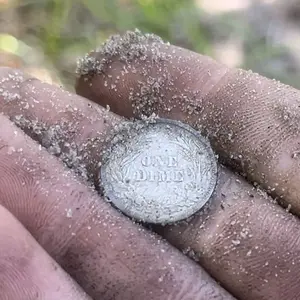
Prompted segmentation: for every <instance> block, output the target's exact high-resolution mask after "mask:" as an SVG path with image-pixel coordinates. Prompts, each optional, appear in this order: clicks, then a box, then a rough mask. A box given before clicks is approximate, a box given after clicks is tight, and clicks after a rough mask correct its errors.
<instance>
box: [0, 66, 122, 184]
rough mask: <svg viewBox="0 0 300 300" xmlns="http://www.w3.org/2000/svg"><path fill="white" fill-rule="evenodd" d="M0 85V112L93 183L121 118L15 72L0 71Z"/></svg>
mask: <svg viewBox="0 0 300 300" xmlns="http://www.w3.org/2000/svg"><path fill="white" fill-rule="evenodd" d="M0 84H1V86H0V112H2V113H4V114H5V115H7V116H8V117H9V118H10V119H11V120H12V121H13V122H14V123H15V124H16V125H17V126H18V127H20V128H21V129H22V130H23V131H25V132H26V133H27V134H28V135H29V136H30V137H31V138H33V139H34V140H36V141H38V142H39V143H40V144H41V145H42V146H44V147H45V148H47V149H48V151H49V152H50V153H51V154H53V155H55V156H57V157H59V158H60V159H62V160H63V161H64V162H65V164H66V165H67V166H68V167H70V168H72V169H74V170H75V171H76V172H77V173H78V174H80V175H81V177H83V178H85V179H91V180H92V181H94V179H95V178H94V174H95V173H96V171H97V168H98V163H99V161H100V157H101V154H102V145H103V142H104V141H105V140H106V138H107V134H108V133H110V132H111V131H112V130H113V128H114V126H116V124H118V123H119V122H120V121H121V118H120V117H118V118H117V117H116V116H115V115H114V114H111V113H110V114H108V112H107V110H106V109H103V108H101V107H99V106H97V105H92V103H89V102H88V101H86V100H85V101H82V98H81V97H79V96H75V95H73V94H71V93H68V92H65V91H63V90H62V89H61V88H59V87H54V86H50V85H49V84H45V83H42V82H41V81H39V80H37V79H35V78H31V77H28V76H27V75H26V74H23V73H22V72H21V71H18V70H13V69H10V68H0Z"/></svg>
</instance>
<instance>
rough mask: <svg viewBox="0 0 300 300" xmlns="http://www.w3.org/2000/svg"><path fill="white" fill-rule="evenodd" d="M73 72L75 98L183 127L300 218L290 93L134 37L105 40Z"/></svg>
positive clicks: (295, 108)
mask: <svg viewBox="0 0 300 300" xmlns="http://www.w3.org/2000/svg"><path fill="white" fill-rule="evenodd" d="M78 70H79V73H80V74H82V76H81V77H80V78H79V80H78V82H77V86H76V90H77V93H78V94H80V95H82V96H84V97H87V98H89V99H91V100H93V101H95V102H97V103H100V104H102V105H107V104H109V105H110V107H111V109H112V110H113V111H114V112H117V113H118V114H120V115H124V116H126V117H131V116H132V115H136V116H141V114H147V115H149V114H150V113H152V112H154V113H157V114H159V115H160V116H161V117H167V118H171V119H178V120H182V121H184V122H187V123H189V124H190V125H192V126H194V127H196V128H197V129H199V130H201V131H202V132H203V133H205V134H207V135H208V136H209V138H210V140H211V142H212V145H213V148H214V150H215V151H216V152H217V153H218V154H220V158H221V161H222V162H224V163H225V164H226V165H228V166H230V167H231V168H234V169H236V170H238V171H240V172H241V173H243V174H245V175H246V176H247V177H248V179H249V180H251V181H253V182H256V183H259V184H260V185H261V186H262V187H264V188H265V189H266V190H267V191H268V192H270V193H271V194H272V195H273V196H274V197H278V198H282V199H283V200H284V201H285V203H286V204H291V205H292V210H293V211H294V212H295V213H297V214H300V185H299V184H298V183H299V181H300V172H299V157H300V155H298V154H299V150H300V148H299V143H300V139H299V120H300V110H299V107H300V101H299V99H300V92H299V91H298V90H295V89H293V88H291V87H289V86H285V85H283V84H280V83H278V82H276V81H273V80H269V79H266V78H264V77H261V76H259V75H257V74H254V73H252V72H248V71H243V70H236V69H229V68H227V67H226V66H224V65H221V64H219V63H217V62H216V61H213V60H212V59H210V58H208V57H205V56H201V55H199V54H196V53H193V52H190V51H188V50H184V49H181V48H178V47H174V46H169V45H167V44H164V43H162V42H161V41H159V40H157V38H149V37H145V36H142V35H141V34H139V33H127V34H125V35H124V36H123V37H115V38H113V39H111V40H110V41H108V42H107V43H106V44H105V45H104V46H103V48H101V49H100V50H98V52H93V53H91V54H90V55H88V56H87V57H85V58H84V59H83V60H82V61H81V62H80V64H79V69H78Z"/></svg>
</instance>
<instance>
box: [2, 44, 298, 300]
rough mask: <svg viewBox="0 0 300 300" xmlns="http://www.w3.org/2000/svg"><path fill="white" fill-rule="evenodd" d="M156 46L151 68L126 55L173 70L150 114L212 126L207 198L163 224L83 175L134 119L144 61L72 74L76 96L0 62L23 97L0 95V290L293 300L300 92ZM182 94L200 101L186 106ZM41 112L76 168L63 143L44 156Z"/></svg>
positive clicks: (9, 85) (15, 294)
mask: <svg viewBox="0 0 300 300" xmlns="http://www.w3.org/2000/svg"><path fill="white" fill-rule="evenodd" d="M150 47H151V45H149V48H150ZM161 51H165V52H166V53H168V54H172V55H171V57H172V58H171V59H170V60H169V61H168V62H166V63H164V64H163V65H162V66H161V67H160V68H157V66H156V65H155V64H154V65H153V64H151V53H149V54H148V60H146V61H144V62H143V64H144V65H141V64H139V62H137V63H136V65H135V67H136V69H137V70H138V69H139V68H143V67H144V66H145V64H146V65H147V64H148V65H147V67H149V70H150V72H151V74H152V76H153V77H157V78H159V77H162V75H163V73H162V72H166V71H167V72H168V74H169V77H168V80H166V81H165V82H164V83H163V84H162V85H161V89H162V90H161V92H162V94H163V95H164V97H162V98H160V101H163V103H161V102H159V103H158V105H157V106H156V107H155V110H156V112H157V113H159V115H160V116H161V117H167V118H173V119H177V120H181V121H184V122H186V123H188V124H190V125H192V126H194V127H196V128H198V129H199V130H201V131H202V133H205V134H209V138H210V140H211V143H212V146H213V149H214V150H215V152H216V153H217V154H219V156H220V163H222V164H223V165H224V166H221V167H220V172H219V181H218V185H217V188H216V192H215V193H214V195H213V197H212V199H211V203H210V204H209V205H208V207H207V208H206V209H205V210H203V211H202V212H199V213H198V214H196V215H195V216H194V217H193V218H190V219H189V220H186V221H184V222H181V223H179V224H177V225H172V226H171V225H170V226H166V227H163V228H160V227H157V228H155V231H156V232H157V233H158V234H154V233H150V232H149V231H147V230H145V229H143V228H142V227H141V226H138V225H137V224H134V223H133V222H132V221H131V220H129V219H127V218H126V217H124V216H123V215H120V214H119V213H118V212H117V211H116V210H114V209H113V208H112V207H111V206H110V205H109V204H108V203H106V202H104V201H103V200H102V199H101V198H100V197H99V195H98V194H97V193H96V192H95V191H94V189H93V188H92V187H91V186H89V184H88V183H87V181H86V178H85V177H84V174H85V172H78V169H82V167H84V168H86V173H87V174H95V171H96V168H97V163H98V162H99V160H100V159H101V153H102V152H101V149H102V148H103V147H104V146H105V143H106V138H109V137H110V133H111V131H112V130H113V128H114V126H115V125H116V124H118V123H120V121H121V120H122V118H123V117H127V118H128V117H132V116H134V115H135V116H136V117H140V116H141V115H140V112H139V111H136V110H135V109H134V105H133V103H131V101H130V99H131V97H130V94H129V93H130V92H132V91H137V90H138V88H139V84H140V82H143V81H146V80H147V78H145V77H143V75H142V74H143V72H135V73H131V72H129V73H128V74H125V75H124V77H123V78H122V80H120V81H119V83H118V86H117V89H116V90H113V89H110V88H109V87H107V86H106V84H105V80H107V75H112V77H109V78H112V79H111V80H113V79H114V78H115V77H116V76H117V75H118V74H119V71H120V69H121V62H119V61H118V58H117V57H116V58H115V59H114V61H112V62H111V63H110V67H109V68H107V70H106V71H105V73H103V74H99V75H94V76H92V77H90V76H89V77H86V78H84V76H83V77H81V78H80V79H79V80H78V82H77V85H76V92H77V94H79V95H81V96H79V95H73V94H70V93H68V92H65V91H63V90H61V89H59V88H57V87H54V86H49V85H47V84H44V83H41V82H40V81H38V80H36V79H30V78H28V77H26V75H24V74H21V73H20V71H17V70H12V69H8V68H2V69H0V86H1V89H3V90H4V91H6V92H9V94H10V95H18V96H17V97H9V99H8V97H7V94H5V93H3V92H1V93H0V111H1V112H2V113H3V115H1V116H0V128H1V131H0V174H1V175H0V191H1V197H0V204H1V206H2V208H1V209H0V214H1V218H0V220H1V221H0V234H1V238H0V247H1V251H0V253H1V255H0V265H1V266H2V265H4V266H13V267H4V268H0V277H1V280H0V288H1V291H2V290H3V291H4V294H3V293H2V294H1V297H2V298H1V299H24V293H26V297H27V299H32V298H33V296H32V295H34V297H36V299H53V295H55V296H56V298H62V299H63V298H66V297H65V296H64V295H65V293H69V291H70V294H68V295H69V297H71V296H70V295H71V293H73V294H72V295H73V296H72V297H71V298H72V299H89V298H88V296H87V295H85V294H84V292H83V291H85V292H86V293H87V294H88V295H89V296H90V297H92V298H93V299H241V300H252V299H253V300H257V299H275V300H277V299H278V300H279V299H288V300H290V299H299V297H300V285H299V282H298V270H299V267H300V260H299V252H300V242H299V238H298V235H297V232H299V229H300V221H299V219H298V217H296V216H294V215H299V214H300V191H299V189H300V186H299V185H298V184H297V183H298V182H299V176H300V175H299V174H300V172H299V162H298V158H297V147H298V141H299V136H300V135H299V132H298V127H299V126H298V124H299V123H298V120H299V117H300V115H299V109H297V108H298V107H299V105H300V102H299V100H298V99H299V98H300V92H299V91H297V90H295V89H293V88H291V87H288V86H283V85H280V84H278V83H277V82H274V81H271V80H268V79H266V78H263V77H261V76H258V75H256V74H252V73H248V72H245V71H240V70H234V69H228V68H227V67H226V66H224V65H220V64H219V63H217V62H215V61H213V60H212V59H210V58H207V57H204V56H201V55H199V54H195V53H191V52H189V51H187V50H184V49H180V48H176V47H174V46H162V47H161ZM149 58H150V59H149ZM141 71H142V69H141ZM16 73H17V74H18V75H17V76H16ZM170 82H172V86H170ZM178 95H181V96H180V97H178ZM174 96H176V97H174ZM83 97H85V98H83ZM87 99H90V100H87ZM162 99H163V100H162ZM187 99H188V100H187ZM185 101H189V103H185ZM99 104H100V105H99ZM184 104H192V105H193V107H200V109H198V110H195V111H194V113H192V114H189V113H188V112H187V111H186V110H185V107H186V105H184ZM106 105H110V107H111V111H113V112H108V111H107V110H105V109H104V108H103V107H102V106H104V107H105V106H106ZM19 115H21V116H22V118H23V119H25V120H27V121H22V122H21V121H20V118H16V116H19ZM120 116H122V117H120ZM32 121H34V122H35V123H34V124H35V126H33V125H32V124H33V122H32ZM14 123H15V124H14ZM37 123H38V124H40V125H41V124H42V125H43V126H44V127H45V128H49V127H51V126H54V125H60V127H61V128H62V129H61V132H60V137H59V140H60V142H62V141H63V142H65V143H72V141H74V145H75V146H74V147H75V148H74V149H75V150H74V151H75V152H77V154H78V155H79V154H85V156H84V157H83V158H82V159H80V160H79V162H78V161H77V162H78V164H77V165H76V164H75V166H74V167H73V169H71V170H69V169H67V168H66V167H65V166H64V164H63V163H62V161H64V160H65V162H66V156H64V154H65V153H64V151H65V152H66V151H67V150H69V148H68V146H66V147H62V148H61V151H60V152H58V153H56V157H55V156H54V155H52V154H51V153H53V151H52V150H53V149H52V150H51V145H50V144H49V135H45V134H44V135H43V134H40V133H37V130H35V129H36V124H37ZM62 123H63V124H64V126H62ZM16 125H18V127H17V126H16ZM200 125H201V127H200ZM228 133H230V135H229V134H228ZM99 137H101V138H99ZM40 145H42V146H44V147H45V148H48V152H47V150H46V149H44V148H42V147H40ZM76 145H77V147H76ZM50 150H51V151H52V152H51V151H50ZM49 151H50V153H49ZM78 166H80V168H78ZM237 172H239V173H240V174H242V175H243V176H241V175H237ZM254 182H255V184H254V185H255V186H257V184H259V185H260V188H259V189H258V188H256V187H255V186H253V183H254ZM262 189H265V191H266V192H268V193H269V194H267V193H266V192H263V191H262ZM270 195H271V196H272V197H273V198H272V199H271V197H270ZM274 198H277V199H278V200H280V204H281V205H282V206H283V207H282V206H280V205H278V204H277V203H275V201H274ZM289 204H290V206H289V207H288V208H289V210H291V211H292V212H293V213H294V215H292V214H291V213H288V212H287V211H286V209H285V208H284V207H286V206H287V205H289ZM160 236H162V237H164V238H165V239H166V240H167V242H166V241H164V240H162V239H161V238H160ZM24 249H25V251H24ZM178 250H181V251H178ZM182 250H183V252H184V253H187V254H189V255H190V256H191V257H192V258H193V259H194V260H193V259H190V258H188V257H187V256H186V255H184V253H182ZM41 264H44V266H43V267H41ZM47 268H48V269H49V271H48V272H46V273H47V281H46V280H43V276H45V275H44V274H45V272H44V271H41V270H44V269H47ZM71 278H72V279H71ZM48 279H49V281H48ZM216 282H219V283H220V285H219V284H217V283H216ZM16 283H17V285H16ZM226 290H227V291H228V292H227V291H226ZM59 293H60V294H59ZM3 295H4V296H3ZM76 297H77V298H76ZM71 298H70V299H71Z"/></svg>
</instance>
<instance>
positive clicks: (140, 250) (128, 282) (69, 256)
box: [0, 116, 232, 299]
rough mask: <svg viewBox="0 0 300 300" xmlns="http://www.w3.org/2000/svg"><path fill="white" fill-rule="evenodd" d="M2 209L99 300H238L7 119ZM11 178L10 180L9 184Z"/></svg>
mask: <svg viewBox="0 0 300 300" xmlns="http://www.w3.org/2000/svg"><path fill="white" fill-rule="evenodd" d="M0 123H1V128H2V130H1V132H0V149H1V150H0V174H2V175H1V176H0V190H1V203H2V205H3V206H5V207H6V208H8V209H9V210H10V211H12V212H13V214H14V215H15V216H16V217H17V218H18V219H19V220H20V221H21V222H22V223H23V224H24V225H25V226H26V228H27V229H28V230H29V231H30V232H31V233H32V235H33V236H34V237H35V238H36V240H37V241H38V242H39V243H40V244H41V245H42V246H43V248H44V249H46V250H47V252H48V253H49V254H50V255H51V256H52V257H53V258H54V259H55V260H56V261H57V262H58V263H59V264H60V265H61V266H62V267H63V268H64V269H65V270H66V271H67V272H68V273H69V274H70V275H71V276H72V277H73V278H74V279H75V280H76V281H77V282H78V283H79V284H80V285H81V286H82V287H83V288H84V289H85V291H86V292H88V293H89V294H90V295H91V296H92V297H94V298H95V299H190V298H192V299H212V298H213V299H232V297H231V296H230V295H229V294H228V293H227V292H225V291H224V290H223V289H222V288H220V287H219V286H218V285H217V284H216V283H215V282H214V281H213V280H212V279H211V278H210V277H209V276H208V275H207V274H206V273H205V272H204V271H203V270H202V269H201V268H198V266H197V265H196V264H194V263H193V262H192V261H190V260H188V259H187V258H186V257H184V256H183V255H182V254H181V253H180V252H178V251H176V250H175V249H173V248H172V247H171V246H169V245H167V244H166V243H165V242H163V241H162V240H160V239H159V238H158V237H156V236H154V235H153V234H150V233H149V232H147V231H146V230H144V229H142V228H140V227H138V226H137V225H134V224H133V223H132V222H131V221H130V220H128V219H127V218H125V217H124V216H122V215H120V214H119V213H118V212H117V211H116V210H114V209H113V208H112V207H111V206H110V205H109V204H108V203H106V202H105V201H103V200H102V199H101V198H100V197H98V195H97V194H95V193H94V192H93V190H92V189H90V188H88V187H87V186H86V185H85V184H84V183H82V182H81V181H80V180H78V179H77V177H76V176H75V175H73V172H72V171H70V170H66V169H64V168H63V166H62V164H61V163H60V162H59V161H58V160H57V159H56V158H55V157H53V156H51V155H49V154H48V153H46V152H45V151H44V150H43V149H42V148H41V147H39V145H38V144H36V143H34V142H32V140H30V138H28V136H25V135H24V134H23V133H22V131H20V130H18V129H17V128H16V127H15V126H13V124H12V123H10V122H9V121H8V120H7V119H6V118H5V117H3V116H0ZM3 174H5V176H3Z"/></svg>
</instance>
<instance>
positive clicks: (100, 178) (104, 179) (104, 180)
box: [98, 118, 219, 224]
mask: <svg viewBox="0 0 300 300" xmlns="http://www.w3.org/2000/svg"><path fill="white" fill-rule="evenodd" d="M146 122H147V121H144V120H135V121H133V122H132V121H131V122H130V123H131V124H130V125H129V126H133V125H134V124H136V123H142V124H144V125H145V126H151V125H154V126H155V125H156V124H157V123H160V124H166V125H171V126H177V127H179V128H180V129H183V130H186V131H188V132H189V133H190V134H192V135H194V136H196V138H198V139H199V140H200V142H201V143H203V144H204V145H205V150H206V151H207V152H209V154H210V156H211V165H212V175H213V180H211V183H210V185H209V186H210V187H211V191H210V192H208V193H207V200H206V201H199V207H198V208H197V209H196V207H195V206H193V207H194V208H195V209H194V212H193V213H191V214H189V215H187V214H186V213H184V212H181V213H180V214H176V216H175V218H165V219H166V220H165V221H161V220H159V221H155V220H152V219H149V218H148V216H147V217H146V216H144V218H142V217H137V216H134V215H133V214H132V210H128V211H125V212H124V211H123V210H122V209H121V208H119V207H118V206H117V205H116V204H115V203H114V199H113V198H116V199H117V198H118V197H115V195H114V193H113V191H112V192H111V193H109V194H107V193H106V192H105V185H106V184H107V183H108V184H109V181H108V180H107V176H106V172H104V166H105V164H106V163H107V162H108V161H109V159H110V157H111V155H110V154H108V155H107V157H106V159H105V160H104V161H102V164H101V166H100V170H99V171H98V182H99V185H100V187H101V189H102V192H103V196H104V197H105V198H109V199H110V200H109V202H110V203H111V204H112V205H113V206H114V207H115V208H116V209H118V210H119V211H121V212H122V213H123V214H125V215H126V216H127V217H129V218H132V219H134V220H137V221H141V222H144V223H149V224H170V223H175V222H179V221H182V220H185V219H187V218H189V217H191V216H193V215H194V214H196V213H197V212H198V211H200V210H201V209H202V208H203V207H204V206H205V205H206V204H207V203H208V202H209V200H210V199H211V196H212V194H213V193H214V191H215V188H216V185H217V182H218V173H219V168H218V162H217V158H216V154H215V153H214V151H213V149H212V147H211V145H210V142H209V140H208V139H207V138H206V137H204V136H203V135H202V134H201V133H200V132H199V131H197V130H196V129H194V128H193V127H191V126H190V125H188V124H185V123H183V122H181V121H177V120H172V119H166V118H157V119H154V120H153V123H148V124H147V123H146ZM132 129H133V130H134V128H132ZM117 135H118V132H117V133H116V134H115V135H113V136H112V138H111V141H112V140H113V138H114V137H115V136H117ZM118 143H120V141H118V142H116V143H113V142H111V143H110V145H107V147H106V149H110V151H112V149H113V148H114V146H116V145H117V144H118ZM108 144H109V142H108ZM121 201H122V200H121ZM200 203H201V205H200ZM136 212H137V211H136ZM166 216H167V215H166ZM180 216H181V217H180ZM179 217H180V218H179Z"/></svg>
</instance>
